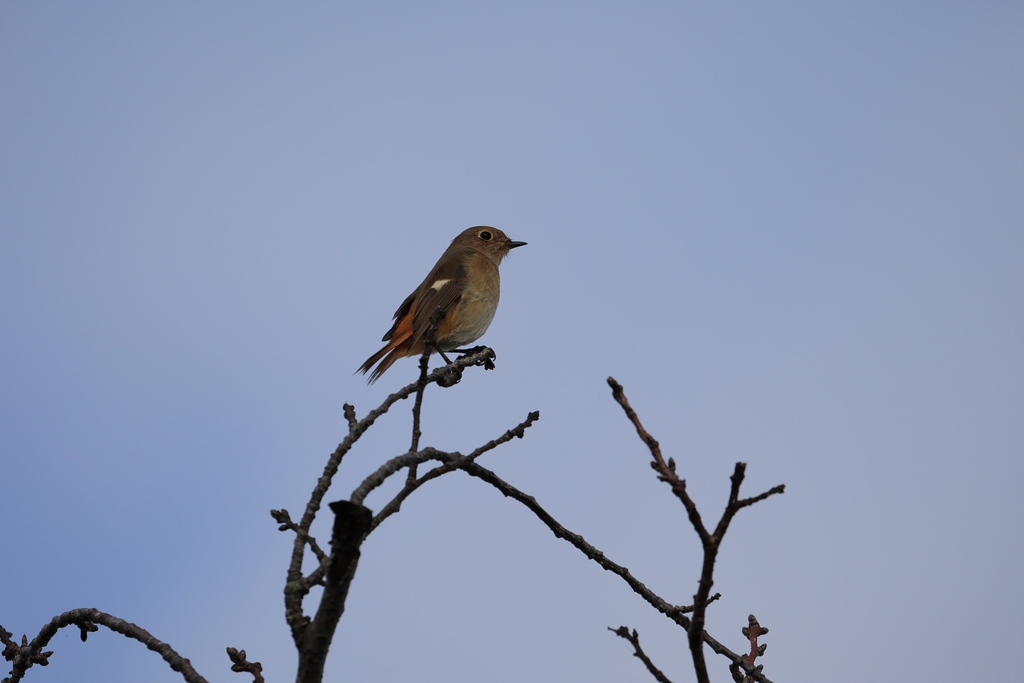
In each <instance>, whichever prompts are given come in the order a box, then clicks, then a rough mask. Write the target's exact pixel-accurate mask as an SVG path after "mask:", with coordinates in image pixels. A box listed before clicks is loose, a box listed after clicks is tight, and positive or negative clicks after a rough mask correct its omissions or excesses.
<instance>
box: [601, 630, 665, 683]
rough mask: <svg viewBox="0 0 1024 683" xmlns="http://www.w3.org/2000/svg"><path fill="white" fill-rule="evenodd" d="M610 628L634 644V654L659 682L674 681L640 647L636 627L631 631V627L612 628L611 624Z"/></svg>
mask: <svg viewBox="0 0 1024 683" xmlns="http://www.w3.org/2000/svg"><path fill="white" fill-rule="evenodd" d="M608 630H609V631H611V632H612V633H614V634H615V635H617V636H619V637H620V638H625V639H626V640H628V641H629V642H630V643H632V644H633V656H634V657H637V658H639V659H640V661H641V662H643V663H644V666H646V667H647V670H648V671H650V672H651V675H652V676H654V678H655V680H657V681H658V683H672V681H670V680H669V679H668V676H666V675H665V674H663V673H662V672H661V670H660V669H658V667H656V666H654V662H652V661H651V658H650V657H648V656H647V655H646V654H644V651H643V648H641V647H640V634H638V633H637V632H636V629H633V632H632V633H630V632H629V629H628V628H627V627H625V626H620V627H618V628H612V627H611V626H609V627H608Z"/></svg>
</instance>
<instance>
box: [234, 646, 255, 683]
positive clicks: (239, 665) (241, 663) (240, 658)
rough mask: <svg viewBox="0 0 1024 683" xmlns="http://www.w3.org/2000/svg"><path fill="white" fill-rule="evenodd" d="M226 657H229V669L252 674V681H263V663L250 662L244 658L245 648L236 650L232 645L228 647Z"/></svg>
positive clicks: (253, 682)
mask: <svg viewBox="0 0 1024 683" xmlns="http://www.w3.org/2000/svg"><path fill="white" fill-rule="evenodd" d="M227 650H228V657H229V658H230V659H231V670H232V671H234V672H235V673H250V674H252V683H264V680H263V665H262V664H260V663H259V662H250V661H249V660H248V659H246V658H245V650H236V649H235V648H233V647H229V648H228V649H227Z"/></svg>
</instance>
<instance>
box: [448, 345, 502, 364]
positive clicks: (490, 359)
mask: <svg viewBox="0 0 1024 683" xmlns="http://www.w3.org/2000/svg"><path fill="white" fill-rule="evenodd" d="M484 349H486V350H487V351H489V353H488V354H487V355H486V356H484V357H483V358H481V359H480V360H478V361H477V362H476V363H474V365H482V366H484V370H493V369H494V359H495V358H497V356H496V355H495V353H494V349H488V348H487V347H486V346H474V347H473V348H471V349H455V353H460V354H462V355H461V356H459V358H465V357H466V356H472V355H473V354H474V353H480V352H481V351H483V350H484Z"/></svg>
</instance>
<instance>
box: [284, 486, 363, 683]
mask: <svg viewBox="0 0 1024 683" xmlns="http://www.w3.org/2000/svg"><path fill="white" fill-rule="evenodd" d="M331 510H332V511H333V512H334V532H333V534H332V535H331V556H330V559H329V560H328V562H327V569H326V576H325V581H324V594H323V596H322V597H321V598H320V607H319V608H318V609H317V612H316V616H315V617H314V618H313V620H312V621H311V622H310V624H309V627H308V628H306V629H304V631H303V638H302V641H301V642H300V643H299V644H298V649H299V672H298V675H297V676H296V679H295V680H296V681H297V683H320V681H321V680H322V679H323V675H324V663H325V662H326V661H327V651H328V650H329V649H330V647H331V641H332V640H333V639H334V630H335V628H337V626H338V620H340V619H341V615H342V613H343V612H344V611H345V599H346V598H347V597H348V589H349V586H351V585H352V579H353V578H355V575H356V566H357V565H358V564H359V547H360V546H361V545H362V543H363V540H364V539H365V538H366V533H367V531H368V530H369V528H370V520H371V519H373V513H372V512H370V511H369V510H367V509H366V508H364V507H363V506H362V505H354V504H352V503H349V502H348V501H344V500H343V501H338V502H335V503H331Z"/></svg>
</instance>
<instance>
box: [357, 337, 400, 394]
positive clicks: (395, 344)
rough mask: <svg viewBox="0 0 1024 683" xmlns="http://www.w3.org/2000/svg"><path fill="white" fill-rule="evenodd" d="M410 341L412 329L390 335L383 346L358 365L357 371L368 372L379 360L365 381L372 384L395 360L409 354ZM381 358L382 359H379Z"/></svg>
mask: <svg viewBox="0 0 1024 683" xmlns="http://www.w3.org/2000/svg"><path fill="white" fill-rule="evenodd" d="M411 341H412V330H409V332H408V333H407V334H404V335H399V336H395V337H392V338H391V340H390V341H389V342H388V343H387V344H385V346H384V348H382V349H381V350H380V351H378V352H377V353H375V354H373V355H372V356H370V357H369V358H367V359H366V362H365V363H363V364H362V365H360V366H359V370H358V371H357V372H361V373H363V374H364V375H365V374H366V373H367V372H370V368H372V367H373V366H374V364H375V363H376V362H377V361H380V365H378V366H377V367H376V368H375V369H374V371H373V372H371V373H370V379H368V380H367V381H366V383H367V384H373V383H374V382H376V381H377V379H378V378H379V377H380V376H381V375H383V374H384V371H385V370H387V369H388V368H390V367H391V365H392V364H393V363H394V362H395V361H396V360H398V359H399V358H404V357H405V356H407V355H409V347H410V346H411ZM381 358H383V359H384V360H381Z"/></svg>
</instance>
